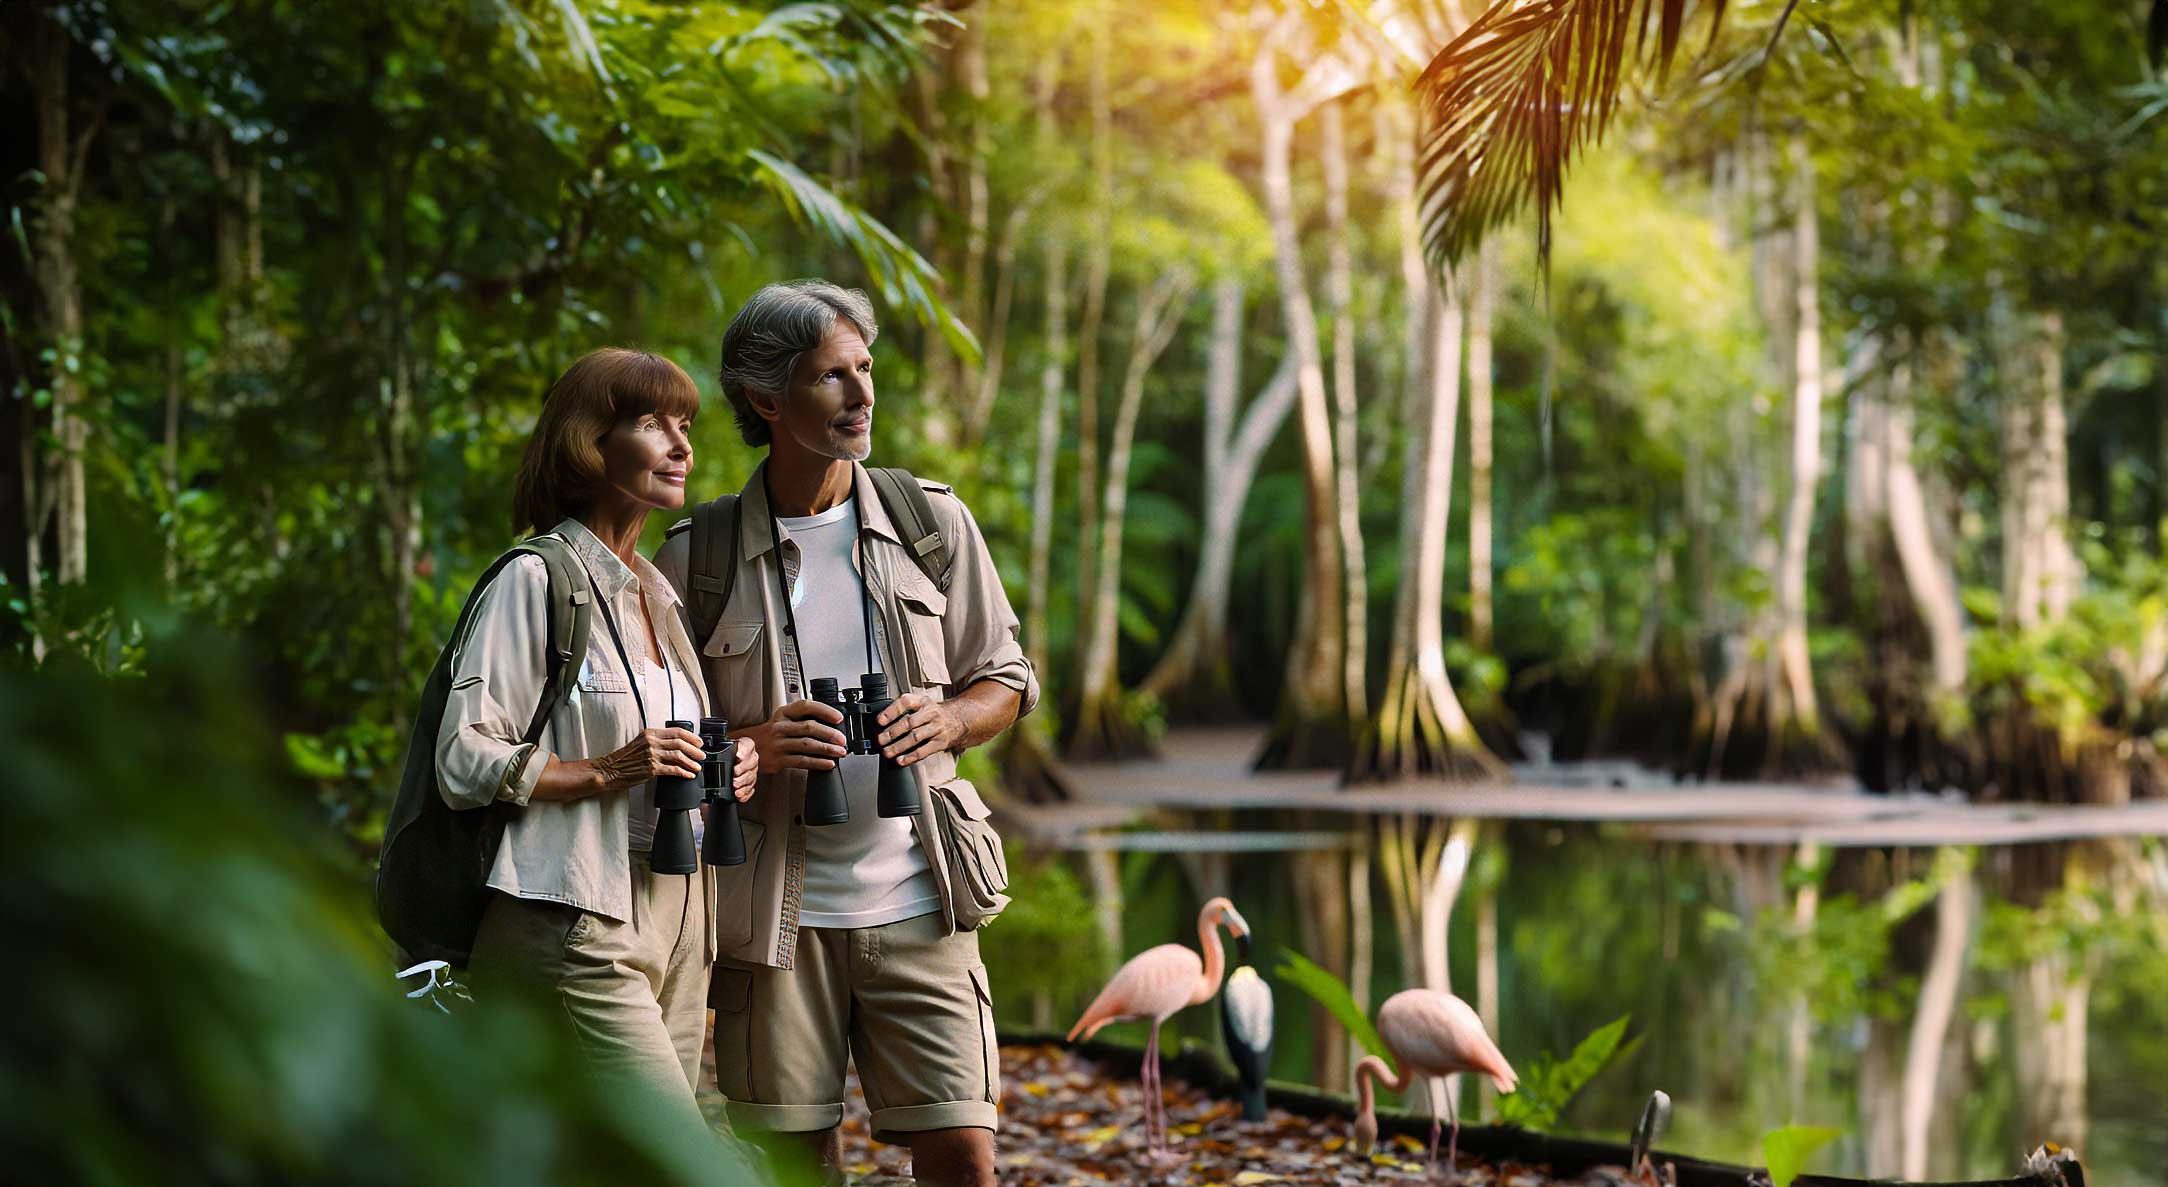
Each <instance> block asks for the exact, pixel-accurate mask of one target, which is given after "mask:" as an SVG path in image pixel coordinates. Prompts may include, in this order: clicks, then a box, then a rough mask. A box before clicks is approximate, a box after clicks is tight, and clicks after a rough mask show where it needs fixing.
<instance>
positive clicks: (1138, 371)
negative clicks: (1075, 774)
mask: <svg viewBox="0 0 2168 1187" xmlns="http://www.w3.org/2000/svg"><path fill="white" fill-rule="evenodd" d="M1193 284H1194V281H1193V280H1192V278H1191V277H1190V276H1189V275H1188V274H1186V273H1173V274H1169V275H1166V276H1162V277H1161V278H1160V279H1159V280H1158V281H1157V282H1155V283H1154V284H1153V286H1152V288H1151V290H1150V291H1149V292H1147V293H1144V294H1142V295H1141V296H1140V297H1139V298H1138V301H1137V328H1136V333H1135V335H1134V336H1133V337H1132V338H1131V346H1130V351H1129V363H1128V367H1127V369H1126V370H1125V372H1124V373H1123V375H1122V396H1121V404H1120V406H1119V408H1118V409H1117V411H1116V413H1115V419H1114V429H1113V435H1112V438H1111V439H1110V442H1109V445H1108V453H1107V474H1106V493H1105V495H1104V496H1103V498H1104V500H1105V507H1104V510H1103V512H1102V513H1101V515H1100V520H1099V564H1098V568H1097V570H1096V580H1095V581H1094V583H1093V586H1092V599H1091V618H1090V621H1089V624H1088V628H1087V629H1086V631H1085V632H1084V662H1083V673H1082V676H1083V689H1082V693H1083V695H1082V697H1081V699H1080V701H1079V703H1078V706H1077V721H1076V732H1075V734H1074V736H1073V737H1072V739H1071V741H1070V747H1069V749H1070V753H1071V755H1072V756H1074V757H1078V758H1118V757H1122V756H1125V755H1130V754H1135V753H1137V752H1139V751H1143V750H1149V749H1150V745H1151V742H1150V739H1149V738H1146V737H1144V736H1143V735H1142V734H1141V733H1139V732H1138V731H1137V730H1136V729H1135V728H1134V727H1133V726H1132V725H1131V724H1130V723H1129V722H1128V721H1127V720H1125V719H1124V717H1123V716H1122V706H1121V680H1120V675H1121V674H1120V671H1119V670H1118V661H1119V658H1120V640H1121V629H1120V615H1119V609H1120V604H1121V573H1122V529H1123V527H1124V524H1125V517H1126V514H1127V511H1128V507H1129V457H1130V447H1131V446H1132V444H1133V443H1134V442H1135V440H1136V433H1137V414H1138V413H1139V411H1141V410H1142V408H1143V406H1144V387H1145V381H1146V380H1147V379H1148V378H1149V377H1150V375H1151V370H1152V365H1153V364H1154V363H1156V362H1158V361H1159V356H1160V355H1161V354H1163V353H1164V352H1165V351H1166V349H1167V345H1168V344H1169V343H1170V342H1172V341H1173V339H1174V332H1175V331H1176V330H1177V329H1180V328H1181V325H1182V314H1183V312H1184V310H1185V309H1187V307H1188V305H1189V297H1190V290H1191V288H1192V286H1193Z"/></svg>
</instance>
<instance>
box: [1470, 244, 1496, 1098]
mask: <svg viewBox="0 0 2168 1187" xmlns="http://www.w3.org/2000/svg"><path fill="white" fill-rule="evenodd" d="M1497 287H1498V248H1497V245H1496V244H1495V243H1493V242H1491V241H1489V240H1485V241H1484V243H1483V245H1482V246H1481V247H1480V248H1478V249H1477V251H1476V257H1475V277H1474V282H1473V283H1472V284H1470V285H1469V291H1468V635H1469V641H1470V642H1471V643H1473V644H1474V645H1475V647H1476V649H1477V650H1478V651H1488V650H1490V646H1491V316H1492V312H1493V309H1494V306H1495V303H1496V300H1497V291H1496V290H1497ZM1486 1091H1487V1090H1486Z"/></svg>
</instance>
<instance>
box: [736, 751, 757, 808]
mask: <svg viewBox="0 0 2168 1187" xmlns="http://www.w3.org/2000/svg"><path fill="white" fill-rule="evenodd" d="M731 741H732V742H733V743H734V744H735V745H736V746H737V749H738V762H737V767H736V768H735V769H734V770H733V772H732V774H731V776H730V794H732V795H734V796H736V797H738V802H739V803H741V804H742V803H744V802H745V801H747V800H749V799H752V798H753V789H754V788H755V787H757V786H759V784H760V747H759V746H756V745H754V743H753V740H752V739H751V738H748V737H746V736H745V735H744V734H736V735H733V736H732V738H731Z"/></svg>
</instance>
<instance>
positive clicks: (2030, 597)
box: [1997, 312, 2079, 630]
mask: <svg viewBox="0 0 2168 1187" xmlns="http://www.w3.org/2000/svg"><path fill="white" fill-rule="evenodd" d="M1997 320H1999V321H2001V322H2002V323H2003V327H2002V328H2003V335H2004V347H2005V350H2004V352H2003V360H2002V365H2003V370H2004V375H2003V390H2004V398H2003V412H2002V471H2003V497H2002V548H2003V583H2002V599H2003V616H2004V617H2005V618H2006V619H2007V620H2008V621H2009V622H2010V623H2011V625H2013V626H2016V627H2018V628H2019V629H2021V630H2022V629H2027V628H2030V627H2035V626H2040V625H2042V624H2044V623H2050V622H2055V621H2057V620H2059V619H2061V618H2062V617H2063V615H2064V613H2065V612H2067V611H2068V610H2069V609H2070V603H2071V600H2072V599H2073V598H2074V597H2075V596H2076V594H2077V584H2078V576H2079V573H2078V559H2077V554H2076V553H2075V552H2074V551H2073V550H2072V548H2071V545H2070V538H2069V535H2068V531H2069V519H2070V454H2069V426H2068V424H2067V422H2066V419H2065V413H2064V409H2063V328H2062V315H2061V314H2060V313H2056V312H2048V313H2037V314H2026V315H2008V314H2006V315H2005V316H2003V317H2000V318H1998V319H1997Z"/></svg>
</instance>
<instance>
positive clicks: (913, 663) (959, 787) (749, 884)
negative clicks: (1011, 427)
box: [655, 462, 1039, 969]
mask: <svg viewBox="0 0 2168 1187" xmlns="http://www.w3.org/2000/svg"><path fill="white" fill-rule="evenodd" d="M851 469H852V471H853V491H852V493H853V496H854V497H855V498H856V499H857V500H858V506H859V508H860V509H861V511H862V513H863V515H864V524H865V526H864V528H863V530H861V531H860V533H859V536H858V542H857V546H856V548H855V549H854V552H853V555H852V558H851V564H852V567H853V568H855V569H857V570H858V574H859V576H860V578H861V579H862V580H864V581H865V583H866V589H867V591H868V592H869V593H870V594H871V595H872V598H873V604H874V610H875V613H874V617H873V633H874V645H875V647H876V648H878V649H879V654H880V661H881V668H882V670H883V671H886V672H891V673H902V679H900V680H898V679H894V678H892V679H891V682H890V688H889V691H890V694H891V695H895V696H901V695H902V694H903V693H905V692H909V691H918V692H924V693H927V694H929V695H931V696H932V697H933V698H934V699H936V700H940V699H942V698H944V697H946V696H947V695H949V694H950V693H951V692H960V691H962V690H963V689H965V688H967V687H969V686H971V685H973V684H976V683H978V682H979V681H981V680H993V681H997V682H999V683H1002V684H1006V685H1008V686H1009V687H1011V688H1013V689H1015V690H1016V691H1017V693H1018V695H1019V696H1020V697H1021V698H1022V704H1021V705H1020V707H1019V709H1018V713H1017V715H1018V716H1019V717H1021V716H1022V715H1023V714H1025V713H1029V712H1031V710H1032V707H1033V706H1035V705H1037V704H1038V703H1039V681H1038V678H1037V676H1036V675H1034V674H1033V672H1032V670H1031V661H1030V660H1028V659H1026V658H1025V657H1024V649H1023V647H1022V646H1020V645H1019V644H1018V643H1017V641H1016V631H1017V622H1016V614H1015V612H1014V611H1012V610H1011V609H1010V608H1009V596H1008V593H1007V592H1006V591H1005V590H1003V589H1002V587H1001V574H1000V573H999V571H997V570H996V569H995V568H994V558H993V556H992V554H990V553H989V552H988V551H987V549H986V538H985V537H984V536H982V535H981V534H980V533H979V525H978V523H977V522H976V521H975V520H973V519H972V517H971V511H970V509H969V508H967V507H965V506H964V504H963V500H961V499H958V498H957V497H956V495H955V492H953V491H951V490H950V489H949V488H948V487H945V486H942V485H940V484H938V483H932V482H924V483H921V485H922V486H924V487H925V488H926V490H927V492H928V500H927V501H928V502H930V503H931V504H932V505H933V513H934V519H935V522H936V526H937V527H938V528H939V529H940V531H941V538H942V539H943V540H945V541H947V543H948V546H949V552H950V555H951V557H952V558H953V559H952V563H951V567H950V577H949V584H948V589H947V590H946V591H943V590H942V589H940V588H939V587H938V586H936V585H935V584H934V582H933V580H932V579H931V578H929V577H927V576H926V574H925V573H923V572H922V571H920V569H919V567H918V565H917V564H916V563H915V562H914V561H912V559H911V554H910V552H909V550H908V549H907V547H906V546H905V544H904V542H903V541H902V540H901V539H900V538H899V536H898V534H897V531H896V526H895V523H894V522H893V521H892V520H890V519H889V517H888V511H887V509H886V508H885V507H883V506H882V505H881V497H880V494H879V492H878V491H876V490H875V489H874V486H873V480H872V478H870V477H869V476H868V475H867V474H866V468H865V467H864V466H860V465H856V464H855V463H854V464H853V465H852V467H851ZM766 470H767V463H766V462H762V463H761V464H760V465H759V466H758V467H756V468H755V469H754V471H753V476H752V478H751V479H750V480H749V481H747V482H746V484H745V489H744V490H743V491H741V492H740V493H739V495H738V498H739V511H740V514H739V516H738V547H737V550H736V553H737V563H738V571H737V574H736V575H735V576H734V577H733V578H732V579H731V582H732V583H731V590H730V602H729V604H728V605H726V606H724V607H723V613H722V617H721V618H720V619H719V620H718V621H717V622H716V625H715V630H714V631H713V633H711V634H710V635H709V636H708V637H707V638H706V639H704V640H700V641H699V642H700V655H701V663H702V667H703V670H704V672H705V673H706V675H707V681H708V693H709V697H710V699H711V702H712V703H713V704H714V705H715V706H716V712H718V713H721V714H723V715H725V716H727V717H729V719H730V721H731V723H732V727H733V728H736V727H737V726H738V725H740V724H758V723H760V722H763V721H766V720H768V719H769V718H770V717H771V716H773V715H774V714H775V711H776V710H777V709H779V708H781V707H782V706H783V705H785V704H787V703H789V702H791V701H795V700H802V699H804V698H805V697H806V695H807V691H806V690H807V687H808V685H809V683H810V678H811V677H813V676H833V677H835V678H836V679H837V680H838V681H840V682H841V683H842V684H843V685H844V686H845V687H849V686H851V685H853V684H856V683H857V680H858V676H859V673H858V672H855V671H852V672H812V673H801V672H800V671H799V670H798V658H797V656H796V654H795V653H793V652H792V651H791V650H789V649H786V648H785V647H784V646H783V610H782V606H781V604H780V602H779V601H778V595H779V594H780V592H781V589H780V587H779V585H778V582H777V575H776V565H777V564H781V566H782V573H783V577H782V580H783V581H784V582H795V581H796V580H797V576H798V545H797V544H796V543H795V542H794V541H792V539H791V538H790V531H789V530H788V529H787V528H783V527H782V526H781V525H776V526H775V528H774V533H775V536H779V537H780V538H781V542H782V555H781V557H780V558H779V557H777V556H776V555H775V547H774V544H773V540H774V539H775V536H771V534H770V519H769V511H768V497H767V494H766V492H765V490H764V484H763V481H762V476H763V474H764V473H765V472H766ZM691 549H692V534H691V533H690V532H679V533H677V534H676V535H673V536H672V537H670V539H669V540H668V541H666V542H665V543H664V544H663V546H662V548H661V550H660V551H658V552H657V553H656V554H655V567H656V568H657V569H659V570H661V572H662V574H663V576H664V577H666V578H667V579H668V580H669V581H670V583H671V584H672V585H674V586H676V587H677V589H678V590H679V591H680V593H682V592H683V591H684V590H685V589H686V586H687V580H688V573H687V568H688V566H689V563H690V561H689V558H690V554H691ZM682 608H683V603H682V602H680V609H681V610H682ZM911 769H912V770H915V771H917V772H918V775H919V782H920V785H921V786H922V787H923V788H925V789H926V790H927V791H931V790H932V789H934V788H937V787H946V788H949V789H950V790H951V791H952V792H953V793H954V794H955V796H956V799H957V802H958V803H960V804H961V805H963V810H964V812H965V814H967V815H969V816H970V817H971V818H972V819H974V820H983V819H985V818H986V816H987V808H986V803H985V801H984V800H982V799H981V798H980V797H979V793H978V789H977V788H975V787H973V786H972V785H971V783H970V781H969V780H965V779H959V778H957V777H956V756H955V755H954V754H952V753H944V754H936V755H934V756H932V757H931V758H928V759H925V760H923V761H921V762H919V763H918V764H917V765H916V766H914V767H912V768H911ZM804 802H805V772H804V771H789V770H786V771H779V772H777V773H775V774H773V775H763V776H761V779H760V786H759V790H757V791H756V792H755V793H754V795H753V798H752V800H751V801H750V802H748V803H747V804H746V805H745V808H744V810H743V813H742V819H743V821H744V824H745V851H746V862H745V864H744V865H741V866H734V867H727V868H724V869H719V870H716V871H715V872H714V874H715V879H716V890H715V894H716V898H715V917H716V924H715V929H716V940H717V943H718V944H720V946H721V951H722V954H723V955H725V956H727V957H730V958H732V959H734V960H739V961H744V962H747V963H751V964H763V965H768V966H771V967H775V968H785V969H787V968H790V967H792V959H793V956H794V955H795V953H796V950H797V943H798V905H799V896H800V894H801V892H802V890H803V888H804V885H805V826H804V825H803V823H802V820H803V816H802V809H803V806H804ZM911 823H912V827H913V829H914V830H915V832H916V833H917V836H918V843H919V848H920V849H921V850H923V851H924V852H925V854H926V862H927V864H928V865H929V866H931V867H932V869H933V876H934V881H935V882H936V883H937V884H938V885H939V887H940V891H941V902H942V908H941V909H942V916H943V919H944V922H945V925H946V927H947V928H948V930H949V931H954V930H955V926H956V920H955V915H954V912H953V911H952V910H951V909H950V907H949V905H948V904H949V903H950V901H951V897H950V893H949V870H948V868H947V863H946V862H945V861H944V860H943V859H942V853H941V845H940V842H939V839H938V836H937V833H938V830H937V828H936V826H935V821H934V815H933V805H932V800H931V797H930V796H929V797H928V805H927V810H926V811H924V812H922V813H920V814H919V815H918V816H916V817H913V818H912V821H911Z"/></svg>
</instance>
